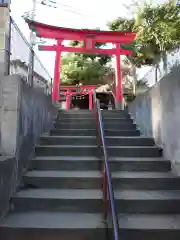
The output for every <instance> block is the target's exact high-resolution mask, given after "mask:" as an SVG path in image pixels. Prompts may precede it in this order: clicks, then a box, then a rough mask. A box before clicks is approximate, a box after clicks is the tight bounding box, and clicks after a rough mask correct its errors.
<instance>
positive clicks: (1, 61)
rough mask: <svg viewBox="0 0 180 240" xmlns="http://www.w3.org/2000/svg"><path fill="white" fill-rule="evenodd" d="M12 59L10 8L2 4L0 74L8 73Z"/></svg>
mask: <svg viewBox="0 0 180 240" xmlns="http://www.w3.org/2000/svg"><path fill="white" fill-rule="evenodd" d="M9 59H10V10H9V8H8V7H6V6H4V7H3V6H0V75H8V73H9Z"/></svg>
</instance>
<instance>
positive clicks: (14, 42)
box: [10, 17, 52, 91]
mask: <svg viewBox="0 0 180 240" xmlns="http://www.w3.org/2000/svg"><path fill="white" fill-rule="evenodd" d="M10 20H11V34H10V36H11V40H10V53H11V55H10V74H21V75H24V76H25V77H26V78H27V79H28V67H29V55H30V52H31V51H33V49H32V47H31V46H30V43H29V42H28V40H27V39H26V38H25V37H24V35H23V33H22V32H21V30H20V29H19V27H18V26H17V24H16V23H15V21H14V20H13V18H12V17H11V19H10ZM33 72H34V74H33V81H34V86H35V87H36V86H38V87H42V88H44V89H46V88H47V87H49V88H50V85H51V82H52V77H51V75H50V73H49V72H48V71H47V69H46V68H45V67H44V65H43V64H42V62H41V60H40V59H39V57H38V56H37V54H36V53H35V54H34V69H33ZM49 91H50V89H49Z"/></svg>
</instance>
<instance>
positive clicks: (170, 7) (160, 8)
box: [108, 1, 180, 66]
mask: <svg viewBox="0 0 180 240" xmlns="http://www.w3.org/2000/svg"><path fill="white" fill-rule="evenodd" d="M179 13H180V6H179V5H176V4H174V1H170V2H168V3H165V4H161V5H157V6H152V5H145V6H144V8H143V9H139V10H138V12H137V16H136V18H134V19H130V20H129V19H124V18H118V19H115V20H114V21H112V22H111V23H109V24H108V26H109V28H110V29H111V30H113V31H126V32H136V33H137V36H136V41H135V42H133V44H132V48H133V49H134V54H133V56H132V57H130V58H131V60H132V61H133V63H134V64H136V65H137V66H141V65H151V64H153V63H154V60H155V59H156V57H157V55H158V56H161V54H162V53H165V52H166V51H169V50H171V49H174V48H176V47H177V46H179V44H180V14H179Z"/></svg>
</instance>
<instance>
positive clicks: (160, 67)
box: [142, 48, 180, 86]
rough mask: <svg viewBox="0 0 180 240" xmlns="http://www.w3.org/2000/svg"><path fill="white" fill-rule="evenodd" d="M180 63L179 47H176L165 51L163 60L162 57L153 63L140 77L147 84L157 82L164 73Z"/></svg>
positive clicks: (151, 84)
mask: <svg viewBox="0 0 180 240" xmlns="http://www.w3.org/2000/svg"><path fill="white" fill-rule="evenodd" d="M179 64H180V48H177V49H175V50H173V51H171V52H169V53H167V55H166V58H165V61H163V60H162V59H161V60H160V61H159V62H158V63H157V64H156V65H154V66H153V67H152V68H151V69H150V70H149V71H148V72H147V73H146V75H145V76H144V77H143V78H142V80H144V81H146V82H147V83H148V84H149V86H153V85H154V84H155V83H156V82H159V81H160V80H161V79H162V78H163V77H164V76H165V75H166V74H168V73H170V72H171V69H172V68H173V67H175V66H177V65H179Z"/></svg>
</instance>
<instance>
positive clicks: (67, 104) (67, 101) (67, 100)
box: [66, 92, 71, 110]
mask: <svg viewBox="0 0 180 240" xmlns="http://www.w3.org/2000/svg"><path fill="white" fill-rule="evenodd" d="M70 105H71V96H70V93H69V92H67V94H66V110H69V108H70Z"/></svg>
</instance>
